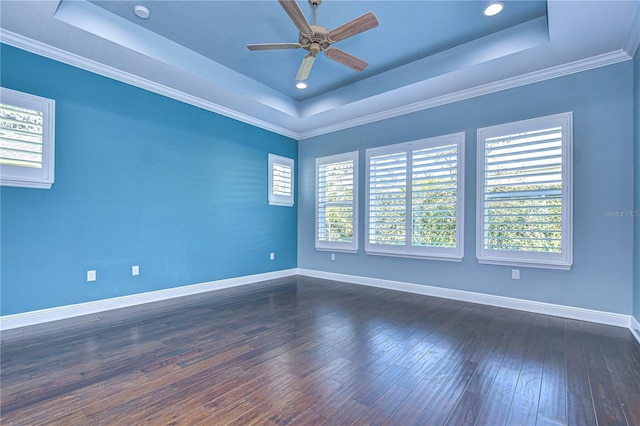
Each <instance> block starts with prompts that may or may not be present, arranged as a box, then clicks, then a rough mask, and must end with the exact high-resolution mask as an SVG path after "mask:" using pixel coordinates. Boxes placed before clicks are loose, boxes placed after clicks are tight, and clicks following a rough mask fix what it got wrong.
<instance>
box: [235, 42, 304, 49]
mask: <svg viewBox="0 0 640 426" xmlns="http://www.w3.org/2000/svg"><path fill="white" fill-rule="evenodd" d="M300 47H302V46H301V45H300V43H263V44H247V48H248V49H249V50H277V49H298V48H300Z"/></svg>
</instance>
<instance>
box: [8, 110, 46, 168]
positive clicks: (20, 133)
mask: <svg viewBox="0 0 640 426" xmlns="http://www.w3.org/2000/svg"><path fill="white" fill-rule="evenodd" d="M42 141H43V113H42V112H41V111H35V110H31V109H26V108H19V107H16V106H12V105H8V104H0V164H3V165H8V166H18V167H29V168H36V169H41V168H42Z"/></svg>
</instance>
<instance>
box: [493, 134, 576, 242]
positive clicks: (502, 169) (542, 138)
mask: <svg viewBox="0 0 640 426" xmlns="http://www.w3.org/2000/svg"><path fill="white" fill-rule="evenodd" d="M562 138H563V135H562V127H550V128H546V129H541V130H535V131H530V132H524V133H517V134H510V135H505V136H498V137H491V138H487V139H485V142H484V194H483V196H484V197H483V202H484V214H483V224H482V225H483V230H484V240H483V245H484V248H485V249H488V250H511V251H523V252H546V253H560V252H561V251H562V233H563V229H562V212H563V208H564V206H563V197H562V189H563V185H562V183H563V182H562V164H563V159H562Z"/></svg>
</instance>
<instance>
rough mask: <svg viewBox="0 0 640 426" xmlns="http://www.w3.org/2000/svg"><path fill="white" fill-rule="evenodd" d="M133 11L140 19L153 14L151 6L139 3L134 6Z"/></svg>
mask: <svg viewBox="0 0 640 426" xmlns="http://www.w3.org/2000/svg"><path fill="white" fill-rule="evenodd" d="M133 13H135V14H136V16H137V17H138V18H140V19H149V15H151V11H150V10H149V8H147V7H145V6H143V5H141V4H137V5H135V6H134V7H133Z"/></svg>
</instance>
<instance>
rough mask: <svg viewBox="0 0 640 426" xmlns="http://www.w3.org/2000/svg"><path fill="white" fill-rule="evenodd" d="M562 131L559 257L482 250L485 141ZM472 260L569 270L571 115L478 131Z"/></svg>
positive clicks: (570, 242)
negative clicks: (533, 133) (474, 240)
mask: <svg viewBox="0 0 640 426" xmlns="http://www.w3.org/2000/svg"><path fill="white" fill-rule="evenodd" d="M558 126H560V127H561V128H562V142H561V149H562V160H561V167H562V171H561V179H562V189H561V191H562V193H561V200H562V201H561V202H562V212H561V232H562V235H561V238H562V242H561V253H546V252H524V251H512V250H492V249H485V248H484V237H485V235H484V234H485V231H484V209H485V201H484V187H485V182H484V179H485V176H484V167H485V154H484V152H485V140H486V139H487V138H492V137H500V136H508V135H514V134H517V133H524V132H529V131H535V130H542V129H546V128H551V127H558ZM476 191H477V192H476V258H477V260H478V262H479V263H483V264H492V265H505V266H519V267H532V268H545V269H562V270H569V269H571V266H572V264H573V113H572V112H566V113H560V114H554V115H548V116H544V117H537V118H532V119H528V120H521V121H515V122H511V123H504V124H499V125H495V126H489V127H484V128H479V129H478V131H477V180H476Z"/></svg>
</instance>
